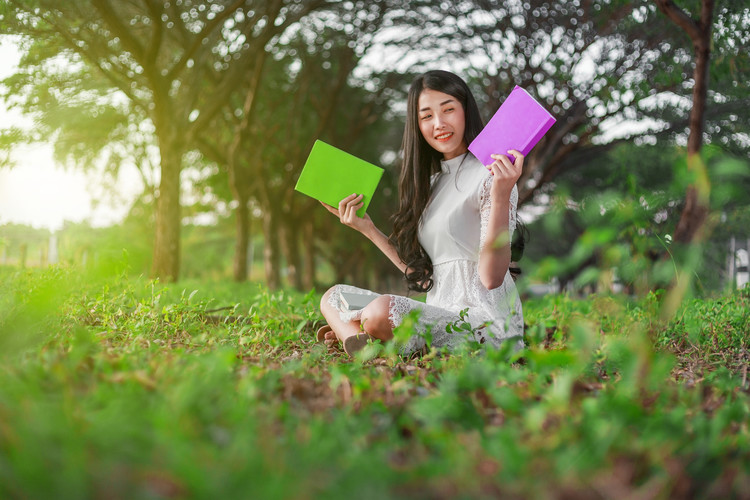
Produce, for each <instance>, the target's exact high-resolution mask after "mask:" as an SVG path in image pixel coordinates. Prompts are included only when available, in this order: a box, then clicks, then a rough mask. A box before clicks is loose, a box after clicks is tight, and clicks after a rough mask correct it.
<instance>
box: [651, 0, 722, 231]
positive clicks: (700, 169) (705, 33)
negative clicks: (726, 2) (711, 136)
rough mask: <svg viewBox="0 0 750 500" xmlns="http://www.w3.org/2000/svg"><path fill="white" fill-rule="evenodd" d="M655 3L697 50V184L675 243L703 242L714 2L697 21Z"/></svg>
mask: <svg viewBox="0 0 750 500" xmlns="http://www.w3.org/2000/svg"><path fill="white" fill-rule="evenodd" d="M656 3H657V5H658V7H659V9H661V11H662V12H663V13H664V14H665V15H666V16H668V17H669V18H670V19H671V20H672V21H673V22H674V23H675V24H677V25H678V26H679V27H680V28H682V29H683V30H684V31H685V32H686V33H687V34H688V36H689V37H690V40H691V41H692V42H693V48H694V50H695V69H694V70H693V81H694V82H695V86H694V87H693V107H692V109H691V110H690V134H689V135H688V146H687V155H688V158H687V160H688V161H687V164H688V172H689V173H690V174H691V175H692V176H694V178H695V180H694V181H693V182H692V184H690V186H688V188H687V192H686V193H685V206H684V207H683V209H682V214H680V220H679V222H678V223H677V227H676V228H675V231H674V234H673V235H672V239H673V240H674V241H675V242H678V243H690V242H692V241H694V240H696V239H700V238H701V236H702V235H701V229H702V228H703V225H704V223H705V221H706V217H707V216H708V209H709V206H708V202H709V192H710V184H709V180H708V174H707V172H706V166H705V164H704V163H703V160H702V158H701V155H700V152H701V147H702V146H703V128H704V123H705V116H704V115H705V110H706V96H707V94H708V69H709V68H708V67H709V61H710V57H711V26H712V24H713V10H714V0H702V1H701V14H700V19H698V20H697V21H696V20H694V19H692V18H691V17H690V16H689V15H688V14H687V13H686V12H685V11H683V10H682V9H680V8H679V7H677V5H675V3H674V2H673V1H672V0H657V1H656Z"/></svg>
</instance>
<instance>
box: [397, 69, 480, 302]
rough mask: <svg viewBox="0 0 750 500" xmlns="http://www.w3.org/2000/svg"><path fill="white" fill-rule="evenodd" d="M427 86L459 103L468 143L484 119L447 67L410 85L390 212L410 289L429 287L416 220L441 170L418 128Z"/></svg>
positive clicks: (429, 267) (437, 155) (426, 261)
mask: <svg viewBox="0 0 750 500" xmlns="http://www.w3.org/2000/svg"><path fill="white" fill-rule="evenodd" d="M425 89H430V90H436V91H438V92H443V93H445V94H448V95H450V96H452V97H454V98H456V100H458V102H460V103H461V106H463V109H464V116H465V120H466V126H465V129H464V140H465V141H466V144H469V143H470V142H471V141H473V140H474V138H475V137H476V136H477V135H478V134H479V132H480V131H481V130H482V127H483V123H482V118H481V116H480V114H479V107H478V106H477V103H476V101H475V100H474V96H473V95H472V93H471V91H470V90H469V87H468V86H467V85H466V82H464V81H463V80H462V79H461V78H460V77H459V76H457V75H454V74H453V73H450V72H448V71H441V70H435V71H428V72H426V73H424V74H422V75H420V76H418V77H417V78H415V79H414V81H413V82H412V84H411V87H410V88H409V97H408V99H407V104H406V127H405V128H404V138H403V140H402V143H401V150H402V153H403V163H402V165H401V174H400V176H399V186H398V188H399V208H398V211H397V212H396V213H395V214H394V216H393V234H391V237H390V240H391V243H393V245H394V246H395V247H396V249H397V251H398V256H399V258H400V259H401V261H402V262H404V263H405V264H406V265H407V266H408V270H407V271H406V273H405V277H406V282H407V284H408V286H409V289H411V290H415V291H418V292H426V291H428V290H430V289H431V288H432V284H433V282H432V261H431V260H430V257H429V256H428V255H427V252H425V250H424V248H422V245H420V244H419V240H418V239H417V230H418V228H419V221H420V219H421V217H422V212H424V209H425V207H426V206H427V203H428V201H429V200H430V194H431V186H430V177H431V176H432V174H434V173H437V172H440V160H441V159H442V158H443V155H442V153H439V152H438V151H436V150H434V149H433V148H432V147H431V146H430V145H429V144H427V141H426V140H425V138H424V137H423V136H422V132H421V131H420V130H419V95H420V94H421V93H422V91H423V90H425Z"/></svg>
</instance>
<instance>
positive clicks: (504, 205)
mask: <svg viewBox="0 0 750 500" xmlns="http://www.w3.org/2000/svg"><path fill="white" fill-rule="evenodd" d="M508 152H509V153H511V154H512V155H513V156H515V157H516V161H515V163H511V161H510V159H509V158H508V157H507V156H505V155H492V158H494V160H495V161H494V162H493V163H492V164H491V165H489V166H488V167H487V168H488V169H489V170H490V172H492V184H491V187H490V215H489V220H488V222H487V229H486V234H485V238H484V244H483V245H482V248H481V249H480V251H479V280H480V281H481V282H482V284H483V285H484V287H485V288H487V289H488V290H492V289H493V288H497V287H499V286H500V285H502V284H503V281H504V280H505V275H506V274H507V272H508V267H509V266H510V227H509V221H510V210H511V207H510V195H511V192H512V191H513V186H515V185H516V182H517V181H518V178H519V177H520V176H521V171H522V170H523V159H524V156H523V155H522V154H521V153H520V152H518V151H516V150H515V149H511V150H510V151H508Z"/></svg>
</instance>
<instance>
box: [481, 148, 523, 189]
mask: <svg viewBox="0 0 750 500" xmlns="http://www.w3.org/2000/svg"><path fill="white" fill-rule="evenodd" d="M508 153H510V154H512V155H513V156H515V157H516V161H515V163H513V162H511V161H510V158H508V157H507V156H506V155H502V154H493V155H490V156H491V157H492V159H493V160H495V161H494V162H492V163H490V164H489V165H487V170H489V171H490V173H491V174H492V187H491V188H490V196H492V198H493V199H500V198H498V197H504V198H505V199H506V200H507V198H509V197H510V192H511V191H512V190H513V186H515V185H516V182H518V179H519V178H520V177H521V172H523V159H524V156H523V154H521V152H520V151H517V150H515V149H510V150H508Z"/></svg>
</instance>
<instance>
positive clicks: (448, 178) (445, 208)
mask: <svg viewBox="0 0 750 500" xmlns="http://www.w3.org/2000/svg"><path fill="white" fill-rule="evenodd" d="M441 166H442V172H441V173H439V174H435V175H434V176H433V178H432V195H431V198H430V202H429V203H428V205H427V207H426V208H425V211H424V213H423V214H422V220H421V222H420V228H419V242H420V243H421V245H422V247H423V248H424V249H425V251H426V252H427V254H428V255H429V256H430V259H431V260H432V266H433V276H432V279H433V282H434V285H433V287H432V289H431V290H430V291H429V292H428V293H427V299H426V303H423V302H419V301H416V300H414V299H410V298H408V297H402V296H398V295H391V296H390V297H391V300H390V320H391V324H392V325H393V326H394V327H396V326H398V325H400V324H401V323H402V321H403V319H404V317H405V316H406V315H408V314H409V313H411V312H412V311H414V310H417V311H419V319H418V321H417V324H416V325H415V330H416V331H417V335H415V336H413V337H412V338H411V339H410V340H409V342H408V343H407V344H406V345H405V346H403V348H402V350H403V351H404V352H411V351H414V350H417V349H420V348H422V347H423V346H424V345H425V340H424V337H423V336H422V335H421V334H423V333H425V332H427V331H429V332H430V333H431V338H432V345H433V346H436V347H442V346H448V347H455V346H456V345H458V344H459V343H461V342H464V341H466V340H467V339H468V340H475V341H477V342H479V343H481V344H485V345H491V346H494V347H497V346H499V345H500V343H501V342H503V341H504V340H507V339H510V338H516V339H517V342H518V345H519V346H521V345H523V344H522V342H521V336H522V335H523V312H522V309H521V300H520V298H519V296H518V292H517V290H516V286H515V283H514V282H513V279H512V278H511V276H510V273H506V275H505V279H504V280H503V284H502V285H500V286H499V287H498V288H495V289H493V290H487V289H486V288H485V287H484V285H482V283H481V281H480V280H479V269H478V263H479V250H480V248H481V247H482V245H483V244H484V240H485V236H486V233H487V224H488V222H489V216H490V185H491V183H492V176H491V175H490V173H489V172H488V171H487V169H486V168H485V167H484V166H483V165H482V164H481V163H480V162H479V161H478V160H477V159H476V158H474V156H473V155H471V154H470V153H466V154H465V155H461V156H458V157H456V158H453V159H451V160H448V161H442V162H441ZM517 203H518V190H517V188H516V187H515V186H514V187H513V191H512V193H511V198H510V207H511V210H510V214H509V215H510V220H509V227H510V232H511V235H512V233H513V231H514V229H515V226H516V205H517ZM341 291H352V292H359V293H364V294H368V295H378V294H376V293H375V292H372V291H370V290H365V289H362V288H357V287H353V286H350V285H336V286H335V287H334V290H333V293H331V295H330V296H329V303H330V304H331V305H332V306H334V307H336V308H338V310H339V311H340V316H341V319H342V320H344V321H351V320H359V319H360V317H361V314H362V313H361V311H347V310H345V309H344V308H343V307H341V303H340V292H341ZM463 310H466V311H467V315H466V317H465V319H466V320H467V321H469V323H471V325H472V326H473V327H474V330H475V333H474V334H473V337H472V338H469V337H467V334H464V333H452V332H448V331H446V326H447V325H448V324H449V323H455V322H457V321H459V313H460V312H461V311H463Z"/></svg>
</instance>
